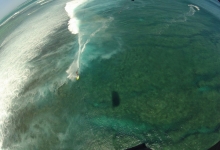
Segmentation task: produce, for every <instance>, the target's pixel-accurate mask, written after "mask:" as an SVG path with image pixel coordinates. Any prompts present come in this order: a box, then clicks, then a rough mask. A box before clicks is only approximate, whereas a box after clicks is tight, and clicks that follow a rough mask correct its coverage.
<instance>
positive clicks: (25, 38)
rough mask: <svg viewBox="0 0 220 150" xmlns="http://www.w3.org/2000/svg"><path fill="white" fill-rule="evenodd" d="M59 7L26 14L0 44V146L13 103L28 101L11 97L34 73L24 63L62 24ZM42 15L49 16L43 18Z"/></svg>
mask: <svg viewBox="0 0 220 150" xmlns="http://www.w3.org/2000/svg"><path fill="white" fill-rule="evenodd" d="M58 8H61V5H55V6H52V7H50V9H49V10H47V11H45V12H41V13H39V15H36V16H33V17H31V18H27V19H26V20H25V21H23V23H22V24H21V25H19V26H18V27H17V28H16V29H15V30H14V31H13V32H12V33H11V34H10V35H8V36H7V40H6V41H7V42H4V43H2V45H1V46H2V47H1V53H0V85H1V86H0V149H1V148H2V143H3V140H4V137H5V136H6V135H5V134H7V133H5V132H4V129H7V125H8V118H9V117H10V115H11V108H12V106H15V105H16V106H18V107H20V108H22V106H23V105H27V104H28V103H30V100H29V99H24V100H23V101H22V102H18V101H14V99H15V98H16V97H18V95H19V94H20V93H21V92H22V90H23V89H22V88H23V87H24V86H25V84H26V83H27V82H28V80H30V79H31V76H32V75H33V74H34V73H35V72H33V71H32V70H30V68H29V67H28V66H27V64H28V62H29V61H30V60H32V59H33V58H34V57H35V56H37V55H38V53H39V51H40V47H41V46H43V45H44V44H45V42H47V40H46V38H47V36H48V35H49V34H50V33H52V32H53V30H54V29H55V28H57V27H59V26H61V25H62V23H63V22H64V21H65V19H66V18H65V16H62V15H65V14H64V13H63V11H62V9H58ZM45 18H50V19H47V20H45ZM57 20H59V22H58V21H57ZM45 21H46V23H45ZM42 94H43V93H42ZM19 96H20V95H19ZM17 109H19V108H17ZM13 111H15V110H13ZM8 130H9V129H8Z"/></svg>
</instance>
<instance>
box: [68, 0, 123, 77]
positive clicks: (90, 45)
mask: <svg viewBox="0 0 220 150" xmlns="http://www.w3.org/2000/svg"><path fill="white" fill-rule="evenodd" d="M89 2H90V1H88V0H82V1H71V2H68V3H67V4H66V6H65V10H66V12H67V14H68V16H69V17H70V20H69V22H68V29H69V31H70V32H71V33H72V34H77V36H78V51H77V53H76V54H75V56H74V61H73V62H72V64H71V65H70V66H69V68H68V69H67V70H66V72H67V74H68V78H69V79H71V80H74V79H76V77H77V75H78V72H81V71H82V70H83V67H85V66H87V65H88V62H89V61H91V60H93V59H96V58H102V59H109V58H110V57H111V56H112V55H113V54H115V53H116V52H117V51H118V50H119V49H120V45H121V42H120V39H119V38H115V37H114V35H111V33H106V32H105V31H106V30H107V29H108V27H109V26H110V23H112V22H113V20H114V17H112V15H111V14H110V15H109V16H105V17H103V16H101V15H98V13H97V12H99V11H103V10H105V9H106V8H108V7H109V4H108V2H107V6H106V8H103V7H101V6H97V8H96V9H94V6H92V7H91V6H88V7H85V8H83V6H84V5H86V4H87V3H89ZM105 4H106V2H103V4H102V5H103V6H105ZM110 8H111V7H110ZM99 9H100V10H99ZM95 11H96V12H95ZM99 14H100V13H99ZM114 38H115V40H117V41H116V44H117V45H118V47H117V48H109V47H108V48H106V47H105V46H101V48H100V45H102V44H103V43H104V42H106V40H113V39H114ZM97 43H98V44H97ZM103 49H109V50H105V51H103ZM110 49H111V50H110ZM76 72H77V73H76Z"/></svg>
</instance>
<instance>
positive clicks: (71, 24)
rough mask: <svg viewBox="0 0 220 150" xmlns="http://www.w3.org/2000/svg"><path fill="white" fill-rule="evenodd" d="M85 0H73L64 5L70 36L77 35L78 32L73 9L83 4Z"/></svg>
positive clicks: (77, 22)
mask: <svg viewBox="0 0 220 150" xmlns="http://www.w3.org/2000/svg"><path fill="white" fill-rule="evenodd" d="M86 1H87V0H78V1H77V0H74V1H71V2H68V3H66V7H65V10H66V12H67V14H68V16H69V17H70V20H69V22H68V24H69V26H68V29H69V31H70V32H71V33H72V34H77V33H78V32H79V23H80V22H79V20H78V19H77V18H76V17H75V9H76V8H77V7H78V6H80V5H82V4H83V3H85V2H86Z"/></svg>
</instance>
